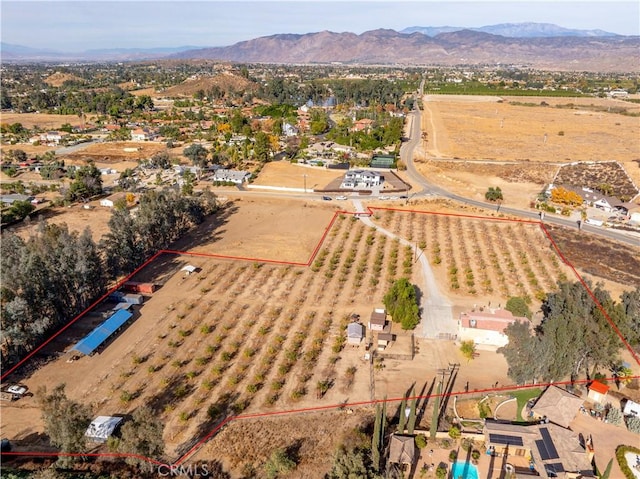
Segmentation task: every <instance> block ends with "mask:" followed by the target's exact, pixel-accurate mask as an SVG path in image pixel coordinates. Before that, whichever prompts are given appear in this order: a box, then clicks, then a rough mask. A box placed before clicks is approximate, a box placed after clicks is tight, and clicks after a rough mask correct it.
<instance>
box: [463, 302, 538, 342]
mask: <svg viewBox="0 0 640 479" xmlns="http://www.w3.org/2000/svg"><path fill="white" fill-rule="evenodd" d="M516 321H525V322H529V320H528V319H527V318H524V317H518V316H514V315H513V314H511V312H510V311H507V310H506V309H494V310H490V311H477V312H476V311H472V312H468V313H467V312H465V313H460V319H459V320H458V338H459V339H460V341H473V342H474V344H475V345H476V346H483V347H484V348H485V349H497V348H500V347H502V346H505V345H507V344H508V343H509V337H508V336H507V335H506V334H505V330H506V329H507V326H509V325H510V324H512V323H515V322H516Z"/></svg>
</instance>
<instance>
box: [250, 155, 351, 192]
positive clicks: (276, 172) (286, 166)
mask: <svg viewBox="0 0 640 479" xmlns="http://www.w3.org/2000/svg"><path fill="white" fill-rule="evenodd" d="M305 175H306V185H307V191H311V190H313V189H314V188H323V187H324V186H326V185H327V184H329V183H330V182H331V181H332V180H334V179H336V178H339V177H341V176H344V171H340V170H328V169H326V168H318V167H308V166H303V165H297V164H292V163H290V162H288V161H272V162H270V163H267V164H265V165H264V167H263V168H262V171H260V175H259V176H258V178H257V179H256V180H255V181H254V182H253V184H254V185H267V186H280V187H286V188H300V189H303V188H304V185H305Z"/></svg>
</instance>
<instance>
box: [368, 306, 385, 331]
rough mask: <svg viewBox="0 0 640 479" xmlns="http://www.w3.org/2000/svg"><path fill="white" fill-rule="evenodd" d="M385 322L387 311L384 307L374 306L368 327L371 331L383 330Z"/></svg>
mask: <svg viewBox="0 0 640 479" xmlns="http://www.w3.org/2000/svg"><path fill="white" fill-rule="evenodd" d="M386 324H387V313H386V312H385V310H384V309H381V308H376V309H374V310H373V312H372V313H371V319H370V320H369V329H370V330H371V331H384V327H385V325H386Z"/></svg>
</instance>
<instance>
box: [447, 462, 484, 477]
mask: <svg viewBox="0 0 640 479" xmlns="http://www.w3.org/2000/svg"><path fill="white" fill-rule="evenodd" d="M451 478H452V479H478V468H477V467H476V466H474V465H473V464H471V463H469V462H461V461H458V462H454V463H453V465H452V466H451Z"/></svg>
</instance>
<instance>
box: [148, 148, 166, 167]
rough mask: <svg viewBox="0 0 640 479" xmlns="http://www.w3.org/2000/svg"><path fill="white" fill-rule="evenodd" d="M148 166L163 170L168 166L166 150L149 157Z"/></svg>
mask: <svg viewBox="0 0 640 479" xmlns="http://www.w3.org/2000/svg"><path fill="white" fill-rule="evenodd" d="M149 166H150V167H151V168H160V169H163V170H166V169H168V168H170V167H171V159H170V158H169V153H167V152H166V151H161V152H159V153H156V154H155V155H153V156H152V157H151V158H150V159H149Z"/></svg>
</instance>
